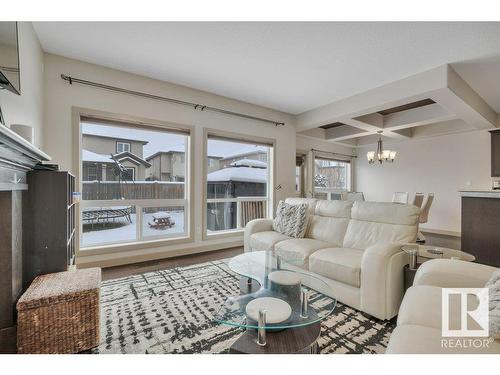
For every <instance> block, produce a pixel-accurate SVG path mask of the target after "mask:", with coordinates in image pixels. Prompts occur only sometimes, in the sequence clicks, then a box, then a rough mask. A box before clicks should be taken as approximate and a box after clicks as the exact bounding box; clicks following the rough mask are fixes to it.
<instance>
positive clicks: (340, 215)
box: [306, 201, 353, 247]
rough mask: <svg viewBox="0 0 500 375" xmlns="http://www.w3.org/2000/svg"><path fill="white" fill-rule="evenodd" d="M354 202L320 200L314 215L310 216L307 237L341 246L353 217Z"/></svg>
mask: <svg viewBox="0 0 500 375" xmlns="http://www.w3.org/2000/svg"><path fill="white" fill-rule="evenodd" d="M352 203H353V202H346V201H318V202H317V203H316V209H315V211H314V215H313V216H312V217H311V218H310V222H309V229H308V231H307V234H306V237H308V238H313V239H315V240H320V241H326V242H329V243H330V244H331V246H330V247H332V246H338V247H341V246H342V244H343V242H344V236H345V232H346V230H347V225H348V224H349V218H350V217H351V207H352Z"/></svg>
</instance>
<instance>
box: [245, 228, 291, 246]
mask: <svg viewBox="0 0 500 375" xmlns="http://www.w3.org/2000/svg"><path fill="white" fill-rule="evenodd" d="M290 238H291V237H288V236H285V235H284V234H281V233H278V232H274V231H272V230H270V231H265V232H257V233H254V234H252V235H251V236H250V247H251V249H252V250H253V251H260V250H269V251H271V250H274V245H275V244H276V243H278V242H280V241H284V240H288V239H290Z"/></svg>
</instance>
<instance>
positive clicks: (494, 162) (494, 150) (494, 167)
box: [490, 130, 500, 177]
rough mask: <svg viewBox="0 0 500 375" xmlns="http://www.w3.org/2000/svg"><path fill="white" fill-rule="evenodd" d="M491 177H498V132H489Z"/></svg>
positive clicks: (499, 172) (499, 157) (499, 136)
mask: <svg viewBox="0 0 500 375" xmlns="http://www.w3.org/2000/svg"><path fill="white" fill-rule="evenodd" d="M490 136H491V177H500V130H492V131H490Z"/></svg>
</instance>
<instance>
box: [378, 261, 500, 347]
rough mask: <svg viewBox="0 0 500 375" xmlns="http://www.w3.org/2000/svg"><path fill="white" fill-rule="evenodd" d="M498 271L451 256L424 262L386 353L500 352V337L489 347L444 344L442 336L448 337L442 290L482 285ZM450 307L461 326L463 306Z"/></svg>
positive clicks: (452, 321)
mask: <svg viewBox="0 0 500 375" xmlns="http://www.w3.org/2000/svg"><path fill="white" fill-rule="evenodd" d="M495 270H496V268H494V267H490V266H486V265H482V264H478V263H469V262H464V261H460V260H449V259H435V260H430V261H427V262H425V263H424V264H422V265H421V266H420V267H419V269H418V271H417V273H416V275H415V279H414V282H413V286H412V287H411V288H409V289H408V290H407V291H406V294H405V296H404V299H403V302H402V304H401V308H400V309H399V314H398V322H397V327H396V329H395V330H394V331H393V332H392V335H391V337H390V340H389V345H388V346H387V350H386V353H387V354H418V353H420V354H432V353H437V354H445V353H455V354H458V353H462V354H463V353H475V354H479V353H500V340H494V341H492V342H490V343H489V345H488V346H486V345H478V344H475V345H469V344H468V340H465V341H460V342H457V341H451V342H450V341H448V340H446V342H445V343H442V339H446V338H443V337H442V335H441V321H442V317H441V314H442V312H441V306H442V305H441V289H442V288H482V287H484V285H485V284H486V282H487V281H488V279H489V278H490V277H491V274H492V273H493V272H494V271H495ZM450 306H451V307H450V313H449V319H450V326H451V327H460V309H458V308H456V309H453V308H452V306H453V305H452V304H450ZM471 308H473V306H471ZM455 329H456V328H455ZM463 339H467V338H463ZM471 339H476V341H475V342H476V343H477V342H478V341H477V339H478V338H471ZM461 343H463V344H461Z"/></svg>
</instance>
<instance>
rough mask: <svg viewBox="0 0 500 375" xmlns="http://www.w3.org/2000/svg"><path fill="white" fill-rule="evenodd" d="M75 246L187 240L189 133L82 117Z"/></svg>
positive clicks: (87, 246)
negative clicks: (77, 242) (77, 239)
mask: <svg viewBox="0 0 500 375" xmlns="http://www.w3.org/2000/svg"><path fill="white" fill-rule="evenodd" d="M80 129H81V139H82V150H81V158H80V163H81V171H82V175H81V184H82V202H81V205H80V206H81V236H80V248H89V247H96V246H107V245H113V244H122V243H133V242H142V241H150V240H159V239H169V238H177V237H186V236H187V235H188V232H189V228H188V220H187V219H188V217H187V216H188V212H189V210H188V204H189V202H188V199H187V193H188V189H187V186H188V185H187V184H188V181H189V179H188V173H187V167H186V166H187V165H188V163H185V162H184V161H185V160H188V157H187V156H188V153H187V150H188V143H189V133H188V132H183V131H180V130H169V129H165V128H160V127H143V126H141V127H139V126H134V125H131V124H126V123H115V122H106V121H98V120H95V119H90V118H82V119H81V122H80Z"/></svg>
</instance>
